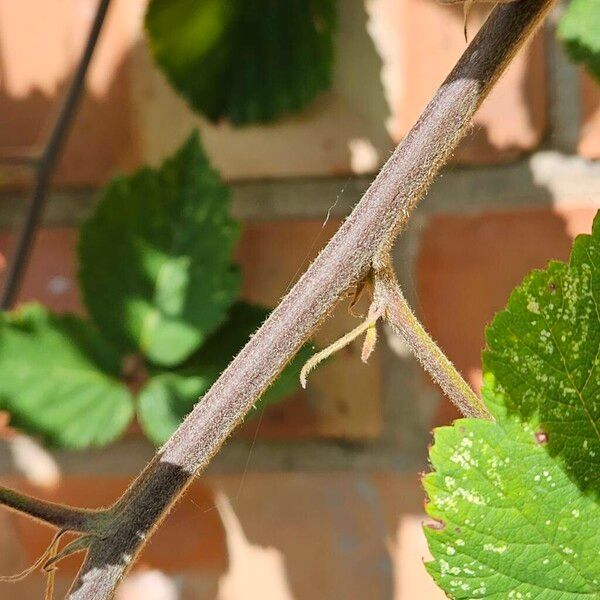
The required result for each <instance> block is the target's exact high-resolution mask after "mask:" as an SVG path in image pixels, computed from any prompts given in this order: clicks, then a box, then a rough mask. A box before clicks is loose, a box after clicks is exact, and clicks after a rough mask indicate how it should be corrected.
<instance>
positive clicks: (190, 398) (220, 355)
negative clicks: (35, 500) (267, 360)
mask: <svg viewBox="0 0 600 600" xmlns="http://www.w3.org/2000/svg"><path fill="white" fill-rule="evenodd" d="M268 314H269V311H268V310H267V309H265V308H263V307H260V306H255V305H252V304H248V303H246V302H237V303H236V304H235V305H234V306H233V308H232V310H231V312H230V314H229V318H228V320H227V321H226V323H225V324H224V325H223V326H222V327H221V328H220V329H219V330H218V331H217V332H216V333H214V334H213V335H212V336H211V337H210V339H208V340H207V342H206V344H204V345H203V346H202V348H200V350H199V351H198V352H196V353H195V354H194V355H193V356H192V357H191V358H190V359H189V360H188V361H186V363H184V364H183V365H182V366H181V367H180V368H179V369H177V371H176V372H172V373H160V374H158V375H157V376H155V377H153V378H152V379H151V380H150V382H149V383H148V385H147V386H146V387H145V388H144V389H143V390H142V392H141V394H140V402H139V406H138V417H139V420H140V423H141V425H142V427H143V429H144V431H145V432H146V434H147V435H148V437H149V438H150V439H151V440H152V441H153V442H154V443H155V444H162V443H164V442H165V441H166V440H167V439H168V438H169V436H170V435H171V434H172V433H173V432H174V431H175V429H176V428H177V426H178V425H179V423H180V422H181V421H182V420H183V418H184V417H185V416H186V415H187V414H188V413H189V412H190V411H191V410H192V408H193V407H194V404H196V402H197V401H198V398H199V397H200V396H201V395H203V394H204V393H205V392H206V391H207V390H208V388H209V387H210V386H211V385H212V384H213V383H214V381H215V380H216V379H217V378H218V376H219V375H220V374H221V372H222V371H223V370H224V369H225V367H227V365H228V364H229V363H230V362H231V360H232V359H233V357H234V356H235V355H236V354H237V352H238V351H239V350H241V348H242V347H243V346H244V344H245V343H246V342H247V341H248V339H249V337H250V336H251V335H252V334H253V333H254V332H255V331H256V330H257V329H258V327H259V326H260V324H261V323H262V322H263V321H264V320H265V319H266V317H267V316H268ZM310 353H311V350H310V348H309V347H308V346H304V347H303V348H301V349H300V351H299V352H298V354H297V355H296V357H295V358H294V359H293V360H292V361H291V362H290V364H289V365H288V366H287V367H286V368H285V369H284V370H283V371H282V373H281V374H280V375H279V377H278V378H277V379H276V380H275V381H274V382H273V384H272V385H271V387H270V388H269V389H268V390H267V391H266V392H265V393H264V394H263V395H262V397H261V398H260V400H259V401H258V402H257V403H256V405H255V408H256V409H258V410H260V409H261V408H262V407H263V406H266V405H267V404H271V403H273V402H277V401H279V400H281V399H283V398H285V397H286V396H289V395H290V394H291V393H293V392H294V391H295V390H296V389H297V388H298V385H299V383H298V382H299V377H300V369H301V368H302V365H303V364H304V363H305V362H306V360H307V359H308V357H309V356H310ZM258 410H254V411H252V412H251V413H250V415H252V414H258Z"/></svg>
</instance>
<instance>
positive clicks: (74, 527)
mask: <svg viewBox="0 0 600 600" xmlns="http://www.w3.org/2000/svg"><path fill="white" fill-rule="evenodd" d="M0 505H3V506H6V507H7V508H10V509H12V510H15V511H17V512H20V513H23V514H26V515H29V516H30V517H32V518H34V519H37V520H39V521H42V522H44V523H48V524H50V525H53V526H54V527H56V528H57V529H67V530H69V531H77V532H81V533H92V532H94V531H95V530H96V528H95V524H96V523H97V522H98V520H99V517H100V515H101V514H102V511H97V510H89V509H84V508H72V507H70V506H64V505H63V504H57V503H54V502H47V501H46V500H40V499H39V498H33V497H32V496H27V495H26V494H21V493H19V492H16V491H14V490H11V489H9V488H5V487H0Z"/></svg>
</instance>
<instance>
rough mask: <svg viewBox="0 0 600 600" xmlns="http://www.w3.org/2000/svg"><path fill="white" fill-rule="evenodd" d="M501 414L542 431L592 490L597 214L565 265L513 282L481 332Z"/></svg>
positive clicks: (597, 438)
mask: <svg viewBox="0 0 600 600" xmlns="http://www.w3.org/2000/svg"><path fill="white" fill-rule="evenodd" d="M486 341H487V349H486V351H485V353H484V358H483V362H484V371H486V372H492V373H493V374H494V376H495V378H496V384H497V387H498V390H499V391H501V392H503V393H504V395H505V398H506V406H507V409H508V413H509V414H512V415H515V416H516V418H518V420H520V421H521V422H523V423H527V424H528V425H529V426H530V427H531V428H533V429H534V430H535V431H536V432H538V433H539V434H540V436H543V438H544V441H545V448H546V450H547V451H548V453H549V454H550V455H551V456H553V457H556V458H557V459H558V460H559V462H560V463H561V465H562V466H563V467H564V468H565V469H566V471H567V472H568V473H569V475H570V476H571V477H572V478H573V479H574V481H576V482H577V484H578V485H579V486H580V487H581V488H582V489H583V490H584V491H585V490H589V491H591V492H592V493H595V494H597V493H598V492H599V491H600V217H596V219H595V222H594V227H593V231H592V234H591V235H581V236H579V237H578V238H577V239H576V240H575V243H574V245H573V251H572V253H571V258H570V261H569V263H568V264H565V263H562V262H551V263H550V264H549V265H548V268H547V269H546V270H545V271H533V272H532V273H531V274H530V275H529V276H528V277H527V278H526V279H525V281H524V282H523V283H522V284H521V285H520V286H519V287H518V288H516V289H515V291H514V292H513V293H512V294H511V296H510V299H509V301H508V305H507V308H506V309H505V310H503V311H502V312H500V313H499V314H498V315H496V317H495V319H494V321H493V323H492V325H491V326H490V327H489V328H488V330H487V334H486Z"/></svg>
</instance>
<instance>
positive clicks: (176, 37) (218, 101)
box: [146, 0, 335, 125]
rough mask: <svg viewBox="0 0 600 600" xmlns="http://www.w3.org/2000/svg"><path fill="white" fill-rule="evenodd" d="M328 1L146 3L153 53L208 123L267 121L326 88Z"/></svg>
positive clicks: (331, 16) (331, 23) (331, 10)
mask: <svg viewBox="0 0 600 600" xmlns="http://www.w3.org/2000/svg"><path fill="white" fill-rule="evenodd" d="M334 28H335V4H334V0H287V1H286V2H281V1H279V0H227V1H224V0H151V2H150V4H149V6H148V11H147V13H146V29H147V32H148V36H149V38H150V47H151V49H152V52H153V54H154V58H155V60H156V62H157V64H158V65H159V67H160V68H161V69H162V70H163V72H164V73H165V75H166V76H167V78H168V80H169V81H170V82H171V84H172V85H173V86H174V87H175V88H176V89H177V90H178V91H179V92H180V93H181V94H182V95H183V96H184V97H185V98H186V99H187V100H188V101H189V103H190V104H191V106H192V107H193V108H194V109H195V110H197V111H199V112H201V113H203V114H204V115H205V116H206V117H207V118H208V119H210V120H212V121H216V120H219V119H221V118H223V117H227V118H229V119H230V120H231V121H232V122H233V123H235V124H238V125H243V124H248V123H255V122H271V121H273V120H275V119H276V118H277V117H279V116H280V115H282V114H285V113H288V112H297V111H299V110H301V109H303V108H304V107H305V106H306V105H307V104H308V103H309V102H311V101H312V100H313V99H314V97H315V96H316V94H317V93H318V92H319V91H321V90H324V89H327V88H329V86H330V85H331V80H332V68H333V31H334Z"/></svg>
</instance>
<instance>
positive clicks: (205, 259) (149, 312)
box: [79, 134, 240, 365]
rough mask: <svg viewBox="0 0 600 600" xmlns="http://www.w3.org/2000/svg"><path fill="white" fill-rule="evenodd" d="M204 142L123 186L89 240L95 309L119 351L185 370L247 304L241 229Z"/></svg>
mask: <svg viewBox="0 0 600 600" xmlns="http://www.w3.org/2000/svg"><path fill="white" fill-rule="evenodd" d="M228 208H229V193H228V190H227V188H226V187H225V186H224V185H223V184H222V183H221V181H220V179H219V177H218V175H217V173H216V172H215V171H213V170H212V169H211V168H210V166H209V164H208V161H207V159H206V156H205V155H204V153H203V151H202V148H201V146H200V142H199V138H198V135H197V134H194V135H192V136H191V137H190V138H189V140H188V141H187V142H186V143H185V144H184V145H183V146H182V148H181V149H180V150H179V151H178V152H177V153H176V154H175V156H173V157H172V158H170V159H168V160H167V161H166V162H165V163H164V164H163V165H162V167H161V168H160V169H158V170H153V169H149V168H144V169H140V170H139V171H137V172H136V173H134V174H133V175H132V176H131V177H119V178H117V179H115V180H114V181H113V182H111V183H110V184H109V185H108V186H107V187H106V188H105V190H104V191H103V193H102V195H101V198H100V202H99V204H98V206H97V208H96V211H95V213H94V215H93V216H92V217H91V218H90V219H89V220H88V221H87V223H85V224H84V225H83V227H82V230H81V238H80V243H79V254H80V262H81V265H80V274H79V275H80V280H81V287H82V290H83V295H84V299H85V303H86V305H87V308H88V310H89V312H90V314H91V316H92V317H93V319H94V320H95V321H96V323H97V325H98V327H99V328H100V329H101V331H102V332H103V333H104V334H105V335H106V336H107V337H108V338H109V339H110V340H112V341H113V342H114V343H116V344H117V345H118V346H119V348H121V349H122V350H124V351H129V352H141V353H142V354H143V355H144V356H146V357H147V358H148V359H149V360H150V361H153V362H154V363H156V364H159V365H176V364H178V363H179V362H181V361H182V360H184V359H186V358H187V357H188V356H190V354H192V353H193V352H194V350H196V348H198V347H199V346H200V345H201V344H202V343H203V342H204V340H206V338H207V337H208V335H210V334H211V333H212V332H213V331H215V329H216V328H217V327H218V326H219V325H220V324H221V323H222V321H223V320H224V318H225V316H226V314H227V311H228V310H229V308H230V306H231V304H232V302H233V301H234V300H235V298H236V297H237V294H238V290H239V285H240V277H239V273H238V270H237V269H236V268H235V267H234V266H233V265H232V263H231V254H232V251H233V248H234V245H235V242H236V240H237V237H238V229H239V228H238V225H237V224H236V223H235V222H234V221H233V220H232V219H231V218H230V217H229V215H228Z"/></svg>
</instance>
